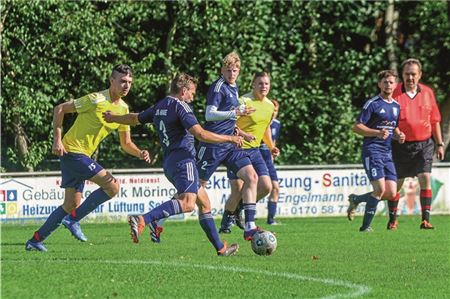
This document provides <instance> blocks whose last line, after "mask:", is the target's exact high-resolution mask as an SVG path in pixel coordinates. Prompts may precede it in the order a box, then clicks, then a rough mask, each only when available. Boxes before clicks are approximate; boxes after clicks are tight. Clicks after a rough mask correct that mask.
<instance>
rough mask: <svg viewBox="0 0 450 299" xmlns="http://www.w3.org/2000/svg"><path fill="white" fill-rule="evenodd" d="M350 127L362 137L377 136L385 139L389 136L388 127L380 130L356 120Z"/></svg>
mask: <svg viewBox="0 0 450 299" xmlns="http://www.w3.org/2000/svg"><path fill="white" fill-rule="evenodd" d="M352 129H353V132H355V133H356V134H359V135H361V136H364V137H378V138H381V139H387V138H388V137H389V130H388V129H381V130H377V129H371V128H369V127H367V126H366V125H364V124H362V123H358V122H357V123H355V124H354V125H353V128H352Z"/></svg>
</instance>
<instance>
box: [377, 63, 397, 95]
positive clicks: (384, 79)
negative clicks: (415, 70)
mask: <svg viewBox="0 0 450 299" xmlns="http://www.w3.org/2000/svg"><path fill="white" fill-rule="evenodd" d="M396 86H397V72H396V71H393V70H384V71H381V72H379V73H378V87H379V88H380V91H381V95H382V96H383V98H385V97H391V96H392V93H393V92H394V89H395V87H396Z"/></svg>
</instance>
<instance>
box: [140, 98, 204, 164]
mask: <svg viewBox="0 0 450 299" xmlns="http://www.w3.org/2000/svg"><path fill="white" fill-rule="evenodd" d="M138 120H139V122H140V123H141V124H144V123H150V122H151V123H153V125H154V127H155V129H156V131H157V132H158V135H159V140H160V143H161V146H162V148H163V151H164V159H166V158H167V157H168V156H169V155H170V154H171V153H173V152H177V153H179V154H180V157H182V156H191V157H195V148H194V136H193V135H192V134H191V133H190V132H189V131H188V130H189V129H190V128H191V127H192V126H194V125H196V124H198V121H197V118H196V117H195V115H194V113H193V112H192V109H191V107H190V106H189V105H188V104H187V103H185V102H183V101H180V100H178V99H177V98H174V97H171V96H167V97H165V98H164V99H162V100H161V101H159V102H158V103H156V104H155V105H153V106H151V107H149V108H147V109H146V110H144V111H142V112H141V113H139V115H138Z"/></svg>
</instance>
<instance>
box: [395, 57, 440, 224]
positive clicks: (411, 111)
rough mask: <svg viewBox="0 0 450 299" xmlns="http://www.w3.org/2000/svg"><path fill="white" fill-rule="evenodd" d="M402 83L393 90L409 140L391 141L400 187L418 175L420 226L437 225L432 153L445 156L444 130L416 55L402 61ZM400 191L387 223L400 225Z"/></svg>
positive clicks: (400, 121)
mask: <svg viewBox="0 0 450 299" xmlns="http://www.w3.org/2000/svg"><path fill="white" fill-rule="evenodd" d="M402 77H403V83H401V84H399V85H398V86H397V88H396V89H395V91H394V94H393V97H394V98H395V99H396V101H397V102H398V103H399V104H400V108H401V113H400V120H399V124H398V127H399V128H400V130H401V131H403V132H404V133H405V134H406V142H405V143H404V144H399V143H398V142H396V141H393V143H392V152H393V158H394V163H395V167H396V170H397V174H398V181H397V189H398V191H399V190H400V189H401V187H402V185H403V182H404V180H405V178H407V177H415V176H417V178H418V180H419V186H420V205H421V210H422V222H421V224H420V229H434V227H433V225H432V224H431V223H430V210H431V199H432V192H431V168H432V163H433V153H434V152H435V153H436V156H437V158H438V159H439V160H443V159H444V152H445V151H444V143H443V141H442V133H441V125H440V121H441V114H440V113H439V108H438V106H437V104H436V99H435V97H434V93H433V90H431V88H429V87H428V86H426V85H424V84H421V83H419V81H420V79H421V78H422V64H421V63H420V61H419V60H417V59H413V58H410V59H407V60H405V61H404V62H403V63H402ZM399 198H400V194H398V195H397V196H396V197H395V199H396V200H391V201H389V202H388V206H389V223H388V227H389V226H392V227H395V228H397V219H396V217H397V207H398V199H399Z"/></svg>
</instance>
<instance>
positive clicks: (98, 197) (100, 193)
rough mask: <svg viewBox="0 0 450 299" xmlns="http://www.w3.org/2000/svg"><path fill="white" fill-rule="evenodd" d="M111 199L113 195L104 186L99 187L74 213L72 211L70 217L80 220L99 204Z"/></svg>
mask: <svg viewBox="0 0 450 299" xmlns="http://www.w3.org/2000/svg"><path fill="white" fill-rule="evenodd" d="M110 199H111V196H109V195H108V194H106V192H105V191H104V190H103V189H102V188H98V189H97V190H95V191H94V192H92V193H91V194H89V196H88V197H87V198H86V200H85V201H84V202H83V203H82V204H81V205H80V206H79V207H78V208H77V209H75V210H74V211H73V212H72V213H70V216H69V217H70V219H71V220H74V221H80V220H81V219H83V218H84V217H86V215H87V214H89V213H90V212H92V211H93V210H95V209H96V208H97V207H98V206H99V205H101V204H102V203H104V202H105V201H108V200H110Z"/></svg>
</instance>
